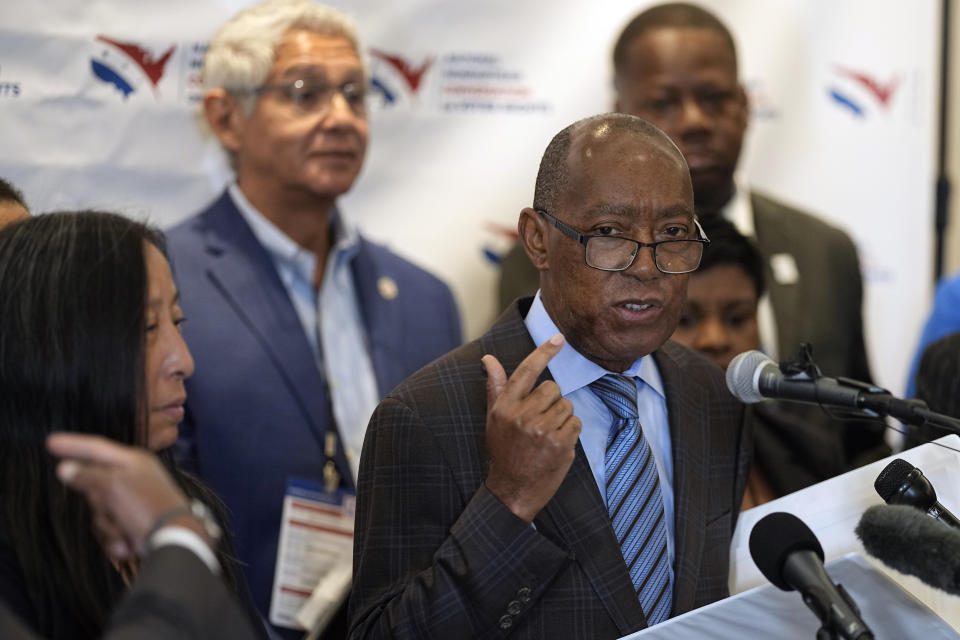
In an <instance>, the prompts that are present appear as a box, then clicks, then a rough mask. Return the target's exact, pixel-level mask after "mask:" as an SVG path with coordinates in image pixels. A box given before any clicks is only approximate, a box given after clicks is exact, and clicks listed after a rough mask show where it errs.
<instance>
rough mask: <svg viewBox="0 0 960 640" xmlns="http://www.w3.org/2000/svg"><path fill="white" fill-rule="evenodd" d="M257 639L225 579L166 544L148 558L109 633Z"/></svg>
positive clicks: (143, 639) (112, 639) (149, 639)
mask: <svg viewBox="0 0 960 640" xmlns="http://www.w3.org/2000/svg"><path fill="white" fill-rule="evenodd" d="M257 637H258V636H257V635H256V634H255V633H254V631H253V629H251V628H250V625H249V622H248V619H247V616H246V615H245V614H244V612H243V611H242V610H241V609H240V607H239V605H238V604H237V603H236V602H235V601H234V599H233V598H232V597H231V596H230V594H229V592H228V590H227V588H226V586H225V585H224V584H223V582H222V581H221V580H220V578H219V577H217V576H215V575H213V574H212V573H211V572H210V570H209V569H208V568H207V566H206V565H205V564H204V563H203V561H202V560H200V559H199V558H198V557H197V556H195V555H194V554H193V553H191V552H190V551H188V550H186V549H183V548H180V547H177V546H166V547H161V548H160V549H158V550H157V551H155V552H154V553H152V554H150V555H149V556H148V557H147V558H146V559H145V560H144V561H143V564H142V565H141V566H140V570H139V571H138V572H137V579H136V581H135V582H134V585H133V587H132V588H131V589H130V591H129V592H128V593H127V595H125V596H124V598H123V600H121V601H120V603H119V604H118V605H117V607H116V609H115V610H114V612H113V615H112V616H111V618H110V622H109V625H108V631H107V633H106V634H105V635H104V638H105V639H109V640H154V639H156V640H160V639H162V638H179V639H186V640H189V639H191V638H196V639H197V640H201V639H207V638H209V639H217V638H224V639H226V638H231V639H240V640H254V638H257Z"/></svg>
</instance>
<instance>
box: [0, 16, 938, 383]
mask: <svg viewBox="0 0 960 640" xmlns="http://www.w3.org/2000/svg"><path fill="white" fill-rule="evenodd" d="M248 4H252V3H251V2H242V1H238V0H167V1H166V2H163V3H158V2H154V3H140V2H137V3H133V2H122V1H121V0H89V1H86V2H82V3H80V2H76V1H75V0H46V1H45V2H42V3H38V2H31V1H29V0H3V2H2V4H0V176H4V177H7V178H9V179H11V180H13V181H14V182H15V183H16V184H18V185H19V186H20V187H21V188H22V189H23V191H24V192H25V194H26V196H27V199H28V202H29V204H30V206H31V207H32V208H33V209H34V210H35V211H45V210H50V209H54V208H78V207H100V208H107V209H114V210H120V211H123V212H126V213H128V214H130V215H133V216H137V217H147V218H149V219H150V220H152V221H153V222H154V223H157V224H160V225H161V226H169V225H170V224H172V223H174V222H176V221H178V220H180V219H182V218H183V217H185V216H187V215H189V214H191V213H193V212H195V211H197V210H198V209H200V208H201V207H202V206H203V205H204V204H205V203H206V202H208V201H209V200H211V199H212V198H213V197H214V196H215V195H216V194H217V193H218V192H219V190H220V189H221V188H222V186H223V184H224V183H225V181H226V180H227V179H228V176H229V173H228V171H227V169H226V167H225V164H224V161H223V158H222V157H221V155H220V154H219V151H218V149H217V147H216V145H215V144H214V142H213V141H212V140H210V139H209V138H208V137H206V136H205V135H204V134H203V133H202V130H201V127H199V126H198V124H197V118H196V114H195V112H194V110H195V105H196V98H197V97H198V95H199V94H198V72H199V64H200V61H201V59H202V55H203V50H204V47H205V44H206V41H207V39H208V38H209V37H210V35H211V34H212V33H213V31H214V30H215V29H216V27H217V26H219V25H220V24H221V23H223V22H224V21H225V20H226V19H227V18H229V17H230V16H231V15H232V14H233V13H234V12H235V11H236V10H237V9H239V8H240V7H242V6H245V5H248ZM333 4H335V5H336V6H339V7H341V8H343V9H345V10H346V11H347V12H348V13H350V14H352V15H353V16H354V17H355V18H356V20H357V22H358V24H359V27H360V33H361V36H362V37H363V40H364V42H365V44H366V46H367V47H368V48H369V51H368V54H369V59H370V63H371V68H372V71H373V73H372V79H373V82H374V86H375V93H376V96H377V102H378V108H377V109H376V110H375V112H374V114H373V116H372V127H371V146H370V151H369V155H368V157H367V161H366V165H365V168H364V171H363V173H362V175H361V177H360V179H359V181H358V182H357V185H356V187H355V188H354V190H353V191H352V192H351V193H350V194H349V195H348V196H347V197H346V198H344V199H343V203H342V208H343V210H344V211H345V213H346V215H347V216H348V217H349V218H351V219H352V220H354V221H355V222H356V223H357V224H358V225H360V227H361V228H362V229H363V230H364V231H365V232H366V234H367V235H368V236H370V237H372V238H374V239H376V240H378V241H380V242H383V243H385V244H387V245H389V246H390V247H392V248H393V249H394V250H395V251H397V252H398V253H400V254H402V255H404V256H406V257H408V258H410V259H412V260H413V261H414V262H417V263H419V264H421V265H422V266H425V267H427V268H429V269H431V270H433V271H434V272H435V273H437V274H438V275H440V276H441V277H443V278H445V279H446V281H447V282H448V283H449V284H450V285H451V286H452V287H453V289H454V291H455V293H456V295H457V299H458V301H459V303H460V306H461V310H462V312H463V316H464V320H465V325H466V326H465V328H466V332H467V335H468V336H469V337H474V336H476V335H478V334H479V333H480V332H481V331H482V330H483V329H484V328H485V327H486V326H487V325H488V324H489V322H490V321H491V320H492V319H493V318H494V317H495V315H496V312H497V311H498V310H497V309H495V308H494V307H495V303H494V300H495V284H496V275H497V270H496V266H495V264H494V262H493V259H494V258H495V257H496V256H497V255H498V254H500V253H501V252H502V251H503V250H504V249H505V247H507V246H508V245H509V243H510V240H509V238H508V237H507V234H508V233H509V232H510V231H511V230H513V229H514V228H515V224H516V215H517V212H519V210H520V209H521V208H522V207H523V206H526V205H528V204H530V201H531V199H532V195H533V182H534V178H535V176H536V169H537V163H538V161H539V157H540V154H541V153H542V151H543V149H544V147H545V146H546V144H547V142H548V141H549V139H550V137H551V136H552V135H553V134H554V133H556V131H558V130H559V129H560V128H562V127H563V126H565V125H567V124H569V123H570V122H572V121H574V120H576V119H579V118H581V117H584V116H587V115H591V114H593V113H597V112H600V111H605V110H607V109H609V107H610V105H611V104H612V91H611V81H610V78H611V65H610V61H609V58H610V51H611V49H612V46H613V41H614V39H615V38H616V35H617V33H618V32H619V30H620V28H621V27H622V26H623V25H624V24H625V23H626V21H627V20H628V19H629V18H630V17H631V16H632V15H633V14H634V13H636V12H637V11H638V10H640V9H642V8H643V7H644V6H647V5H649V4H651V3H649V2H642V1H641V2H635V1H633V2H628V1H624V0H597V1H595V2H589V3H586V2H581V1H578V0H553V1H552V2H545V1H543V0H540V1H537V0H509V1H507V0H486V1H485V2H470V3H465V2H457V1H456V0H397V1H395V2H383V1H382V0H380V1H374V0H357V1H355V2H335V3H333ZM939 4H940V3H939V2H937V1H936V0H915V1H914V2H899V1H897V0H764V1H762V2H761V1H759V0H727V1H723V0H713V1H708V2H704V5H705V6H708V7H710V8H712V9H714V10H715V11H716V12H717V13H718V14H719V15H720V16H721V18H722V19H724V20H725V21H726V22H727V23H728V24H729V25H730V27H731V29H732V30H733V31H734V34H735V37H736V39H737V41H738V44H739V48H740V57H741V67H742V75H743V78H744V80H745V82H746V83H747V85H748V89H749V91H750V94H751V98H752V100H753V107H754V109H753V119H752V124H751V127H750V131H749V133H748V141H747V145H746V150H745V157H744V162H743V163H742V167H743V168H744V173H745V176H746V177H747V178H748V180H749V181H750V182H751V183H752V184H753V185H755V186H758V187H761V188H763V189H764V190H766V191H768V192H770V193H771V194H773V195H775V196H778V197H780V198H781V199H784V200H786V201H788V202H790V203H793V204H795V205H799V206H801V207H803V208H806V209H808V210H812V211H814V212H817V213H819V214H821V215H823V216H824V217H826V218H828V219H830V220H831V221H833V222H834V223H836V224H839V225H841V226H843V227H844V228H845V229H847V230H848V231H849V232H850V233H851V234H852V236H853V237H854V239H855V240H856V242H857V244H858V246H859V249H860V252H861V258H862V261H863V266H864V271H865V275H866V278H867V289H866V292H867V294H866V301H867V304H866V308H865V316H866V318H867V334H868V343H869V347H870V355H871V360H872V364H873V368H874V373H875V376H876V377H877V378H878V381H879V382H881V383H882V384H884V385H887V386H889V387H891V388H892V389H894V390H895V391H900V389H901V388H902V382H903V379H904V376H905V372H906V367H907V360H908V359H909V355H910V353H911V351H912V349H913V345H914V342H915V337H916V335H917V333H918V328H919V325H920V322H921V321H922V318H923V316H924V314H925V313H926V309H927V306H928V301H929V296H930V283H929V280H930V266H929V265H930V261H931V257H930V255H931V251H932V244H933V243H932V232H931V231H930V230H931V229H932V216H933V213H932V212H933V182H934V177H935V176H934V155H935V140H936V135H937V132H936V119H935V115H936V114H935V107H936V97H937V69H938V59H939V58H938V46H939V45H938V38H939V36H938V34H939ZM168 54H169V55H168ZM811 312H816V310H811ZM826 373H827V374H831V373H834V372H829V371H828V372H826Z"/></svg>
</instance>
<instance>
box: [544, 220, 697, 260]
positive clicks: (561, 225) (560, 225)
mask: <svg viewBox="0 0 960 640" xmlns="http://www.w3.org/2000/svg"><path fill="white" fill-rule="evenodd" d="M534 211H536V212H537V213H539V214H540V215H542V216H543V217H544V218H546V219H547V221H548V222H549V223H550V224H552V225H553V226H554V227H556V228H557V229H559V230H560V232H561V233H563V234H564V235H566V236H569V237H571V238H573V239H574V240H576V241H577V242H579V243H580V244H582V245H583V262H584V263H585V264H586V265H587V266H588V267H590V268H591V269H596V270H597V271H611V272H616V271H626V270H627V269H629V268H630V267H632V266H633V263H634V262H636V261H637V256H638V255H640V249H642V248H644V247H650V250H651V251H652V252H653V266H655V267H656V268H657V271H659V272H660V273H663V274H666V275H683V274H685V273H693V272H694V271H696V270H697V269H699V268H700V262H701V261H702V260H703V250H704V249H705V248H706V247H707V245H709V244H710V238H708V237H707V234H706V233H705V232H704V231H703V227H701V226H700V221H699V220H697V218H696V217H694V218H693V224H694V225H696V228H697V234H698V235H699V236H700V237H699V238H677V239H675V240H658V241H656V242H640V241H639V240H634V239H633V238H625V237H620V236H604V235H600V234H592V235H591V234H585V233H580V232H579V231H577V230H576V229H574V228H573V227H571V226H570V225H568V224H566V223H565V222H562V221H560V220H558V219H557V218H555V217H553V216H552V215H550V214H549V213H547V212H546V211H544V210H543V209H534ZM611 237H617V238H619V239H621V240H627V241H629V242H632V243H634V244H635V245H637V248H636V249H635V250H634V252H633V257H632V258H630V262H629V263H628V264H627V265H626V266H625V267H620V268H619V269H604V268H603V267H597V266H594V265H592V264H590V263H589V262H587V243H588V242H590V240H591V239H592V238H611ZM672 242H697V243H700V244H701V245H703V246H702V247H701V248H700V260H697V266H695V267H694V268H693V269H689V270H687V271H664V270H663V269H661V268H660V265H659V264H658V263H657V247H659V246H660V245H662V244H669V243H672Z"/></svg>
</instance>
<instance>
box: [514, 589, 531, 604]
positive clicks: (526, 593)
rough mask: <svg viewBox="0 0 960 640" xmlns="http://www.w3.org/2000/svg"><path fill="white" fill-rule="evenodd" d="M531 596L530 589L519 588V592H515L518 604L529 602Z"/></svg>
mask: <svg viewBox="0 0 960 640" xmlns="http://www.w3.org/2000/svg"><path fill="white" fill-rule="evenodd" d="M531 595H532V594H531V592H530V587H520V590H519V591H517V599H518V600H520V602H530V596H531Z"/></svg>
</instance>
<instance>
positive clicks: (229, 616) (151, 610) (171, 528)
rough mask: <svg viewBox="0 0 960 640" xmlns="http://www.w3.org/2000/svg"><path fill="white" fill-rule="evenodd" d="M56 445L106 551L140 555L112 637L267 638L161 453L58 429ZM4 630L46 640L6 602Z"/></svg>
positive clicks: (62, 473) (118, 557)
mask: <svg viewBox="0 0 960 640" xmlns="http://www.w3.org/2000/svg"><path fill="white" fill-rule="evenodd" d="M48 447H49V449H50V451H51V453H53V454H54V455H56V456H58V457H60V458H62V459H63V461H62V462H61V463H60V465H59V467H58V469H57V475H58V476H59V477H60V479H61V480H62V481H63V482H64V484H66V485H67V486H69V487H70V488H71V489H74V490H76V491H79V492H81V493H83V494H84V496H85V497H86V498H87V500H88V502H89V503H90V508H91V509H92V510H93V512H94V514H95V516H96V517H95V518H94V523H95V525H96V526H97V532H96V533H97V535H98V537H99V539H100V541H101V543H102V544H103V547H104V552H105V553H106V554H107V555H108V556H110V557H111V558H113V559H114V560H115V561H116V562H119V563H122V562H127V561H129V560H130V559H132V558H134V557H136V558H139V559H140V563H139V565H138V567H137V572H136V579H135V580H134V582H133V584H132V585H131V586H130V590H129V592H128V593H127V594H126V595H125V596H124V598H123V599H122V600H121V601H120V603H119V604H118V605H117V607H116V608H115V609H114V611H113V613H112V614H111V617H110V622H109V624H108V628H107V631H106V632H105V633H104V635H103V637H104V639H105V640H152V639H157V640H160V639H162V638H180V639H182V640H206V639H208V638H212V639H216V638H224V639H226V638H230V639H231V640H233V639H237V640H253V639H254V638H257V637H259V636H258V635H257V634H255V633H254V631H253V629H251V628H250V624H249V619H248V618H247V616H246V615H245V614H244V613H243V612H242V610H241V608H240V607H239V605H238V604H237V602H236V601H235V600H234V599H233V597H232V596H231V595H230V592H229V591H228V589H227V588H226V585H225V584H224V583H223V581H222V580H221V579H220V577H219V576H218V575H217V573H218V572H219V570H220V567H219V565H218V563H217V559H216V555H215V554H214V552H213V550H212V546H213V544H212V543H213V542H214V540H213V539H212V537H213V538H215V537H216V535H217V533H216V531H215V530H214V531H212V532H211V531H210V530H209V529H208V527H209V526H210V525H209V524H208V523H206V521H204V520H203V519H202V518H201V517H198V516H197V515H196V514H195V513H194V512H193V511H192V510H191V508H190V506H189V505H188V503H187V499H186V497H185V496H184V495H183V493H182V492H181V491H180V490H179V489H178V488H177V486H176V484H175V483H174V482H173V480H172V478H171V477H170V476H169V474H167V473H166V472H165V470H164V468H163V466H162V465H161V464H160V462H159V460H157V458H156V457H155V456H154V455H153V454H151V453H149V452H147V451H145V450H143V449H137V448H135V447H127V446H124V445H121V444H118V443H116V442H111V441H110V440H107V439H105V438H101V437H98V436H91V435H85V434H67V433H58V434H54V435H52V436H50V438H49V440H48ZM211 536H212V537H211ZM0 635H2V637H3V638H7V639H10V640H34V639H35V638H38V636H37V635H36V634H35V633H34V632H33V631H31V630H29V629H28V628H27V627H26V625H24V624H23V623H22V622H21V621H20V620H18V619H17V618H16V616H15V615H14V614H13V613H12V612H11V611H10V610H9V608H7V607H6V606H5V605H4V603H3V602H2V601H0Z"/></svg>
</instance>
